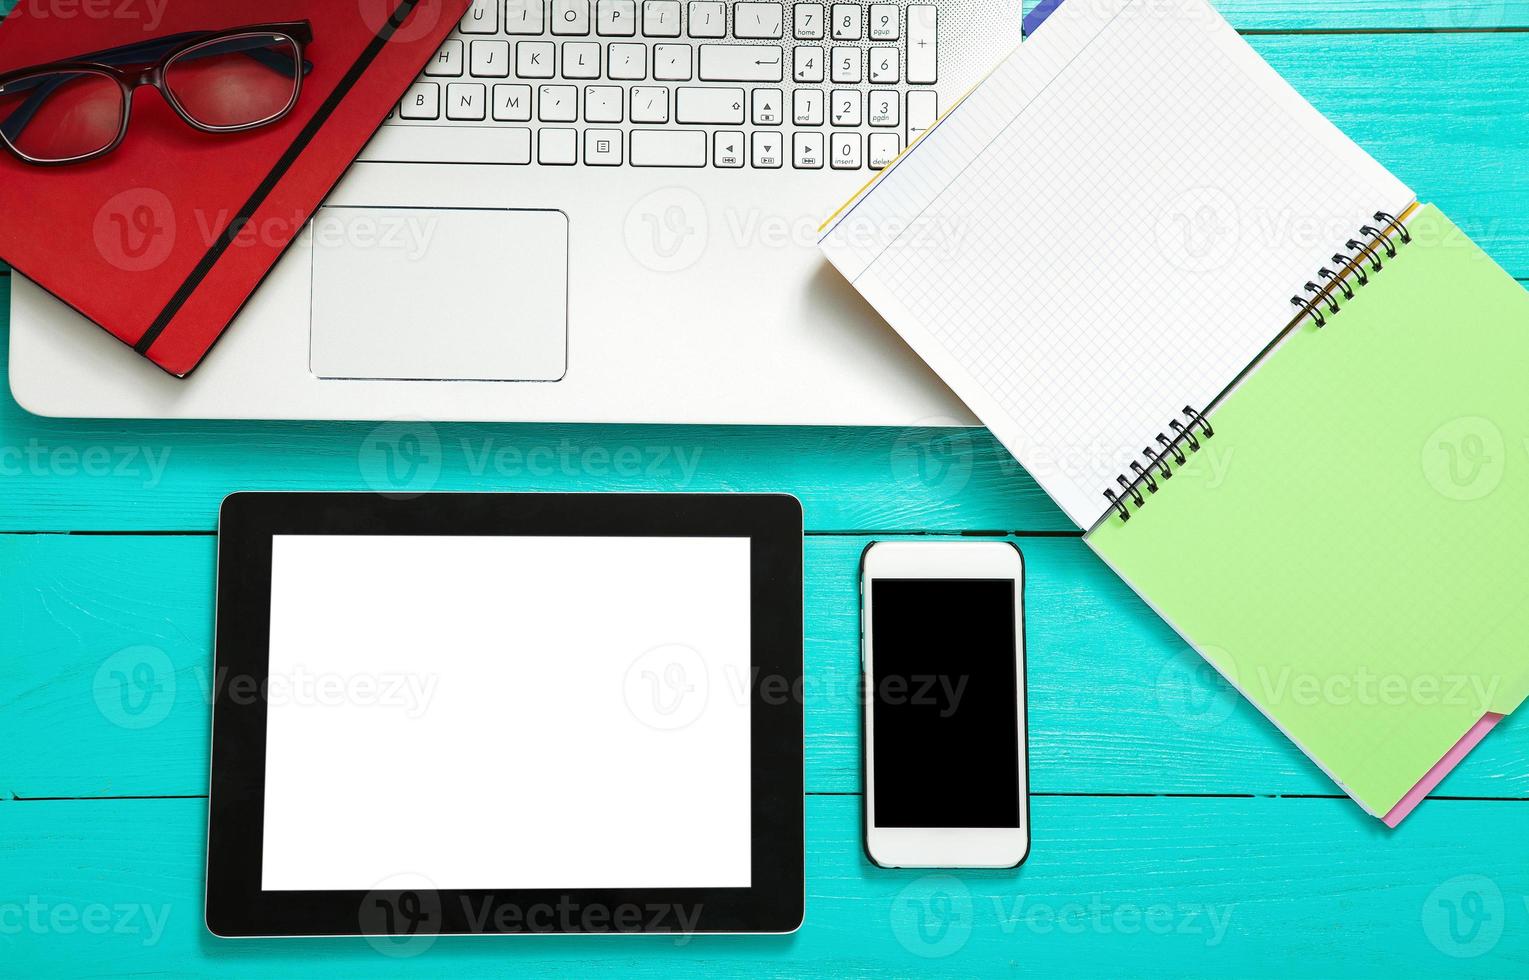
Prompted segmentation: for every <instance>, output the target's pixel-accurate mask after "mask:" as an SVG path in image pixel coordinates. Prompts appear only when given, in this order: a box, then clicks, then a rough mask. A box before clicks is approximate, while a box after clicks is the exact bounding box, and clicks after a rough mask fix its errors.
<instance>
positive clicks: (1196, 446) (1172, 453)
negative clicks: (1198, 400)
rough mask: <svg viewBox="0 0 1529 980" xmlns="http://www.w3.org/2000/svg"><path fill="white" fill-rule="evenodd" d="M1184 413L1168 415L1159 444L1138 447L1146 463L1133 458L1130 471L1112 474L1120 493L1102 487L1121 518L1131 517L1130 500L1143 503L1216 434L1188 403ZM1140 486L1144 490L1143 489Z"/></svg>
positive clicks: (1159, 437)
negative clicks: (1117, 474) (1180, 415)
mask: <svg viewBox="0 0 1529 980" xmlns="http://www.w3.org/2000/svg"><path fill="white" fill-rule="evenodd" d="M1184 417H1185V418H1186V419H1188V422H1187V423H1186V422H1181V421H1179V420H1178V419H1171V420H1170V421H1169V422H1168V432H1159V433H1158V434H1157V443H1158V446H1159V447H1160V448H1158V449H1153V448H1152V447H1151V446H1148V447H1147V448H1146V449H1143V450H1142V451H1141V454H1142V456H1143V457H1145V458H1146V463H1145V464H1144V463H1142V462H1140V461H1133V462H1132V463H1131V472H1130V473H1129V474H1126V473H1122V474H1120V475H1119V476H1117V477H1115V482H1116V483H1118V484H1120V492H1119V493H1116V492H1115V491H1114V490H1105V491H1104V496H1105V497H1106V498H1107V499H1108V500H1109V502H1110V506H1111V507H1113V508H1115V510H1116V512H1118V513H1119V514H1120V519H1121V520H1122V521H1129V520H1130V519H1131V508H1130V506H1129V505H1130V504H1135V505H1136V506H1137V507H1140V506H1141V505H1142V504H1144V503H1146V502H1147V496H1148V495H1149V494H1154V493H1157V489H1158V485H1159V482H1160V481H1167V480H1169V479H1171V478H1172V477H1173V467H1175V466H1183V465H1184V463H1185V461H1186V460H1188V459H1189V454H1190V453H1197V452H1199V451H1200V440H1202V439H1209V438H1210V437H1211V436H1213V435H1215V434H1216V430H1215V429H1212V428H1211V427H1210V423H1209V422H1207V421H1206V420H1205V417H1204V416H1203V415H1201V414H1200V413H1199V412H1197V411H1195V410H1194V409H1193V408H1190V407H1189V406H1188V405H1185V406H1184ZM1196 430H1198V431H1196ZM1169 433H1172V434H1171V435H1170V434H1169ZM1170 461H1171V462H1170ZM1154 471H1155V472H1154ZM1143 490H1145V491H1146V493H1143V492H1142V491H1143Z"/></svg>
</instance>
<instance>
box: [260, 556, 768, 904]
mask: <svg viewBox="0 0 1529 980" xmlns="http://www.w3.org/2000/svg"><path fill="white" fill-rule="evenodd" d="M749 598H750V588H749V540H748V539H747V538H673V537H654V538H639V537H615V538H592V537H459V536H417V535H277V536H275V537H274V538H273V539H272V549H271V643H270V650H271V655H270V679H269V690H268V693H267V695H266V696H267V699H268V707H267V713H266V781H265V828H264V851H263V859H264V860H263V865H262V873H261V881H262V888H263V889H265V890H268V891H287V890H313V891H333V890H369V889H372V888H375V887H387V882H388V881H389V880H390V879H395V880H396V879H399V878H404V877H406V878H407V879H408V880H410V881H411V882H413V884H412V885H411V887H421V886H422V883H423V886H424V887H434V888H439V889H470V888H484V889H511V888H556V889H574V888H628V887H630V888H655V887H748V885H749V884H750V840H751V834H750V799H749V797H750V793H749V772H750V765H749V690H750V683H749V680H750V673H749V661H750V657H749Z"/></svg>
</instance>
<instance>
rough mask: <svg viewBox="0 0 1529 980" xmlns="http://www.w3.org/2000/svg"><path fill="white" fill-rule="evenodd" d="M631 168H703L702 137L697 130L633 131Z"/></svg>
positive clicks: (703, 134) (704, 161)
mask: <svg viewBox="0 0 1529 980" xmlns="http://www.w3.org/2000/svg"><path fill="white" fill-rule="evenodd" d="M630 156H631V160H632V166H634V167H704V166H706V134H705V133H704V132H701V131H700V130H685V129H634V130H632V152H631V154H630Z"/></svg>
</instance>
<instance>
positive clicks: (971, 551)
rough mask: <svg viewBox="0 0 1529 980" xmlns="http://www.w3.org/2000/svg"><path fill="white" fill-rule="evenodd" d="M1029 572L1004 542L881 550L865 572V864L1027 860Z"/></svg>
mask: <svg viewBox="0 0 1529 980" xmlns="http://www.w3.org/2000/svg"><path fill="white" fill-rule="evenodd" d="M1024 600H1025V565H1024V557H1023V556H1022V555H1021V554H1020V551H1019V549H1018V548H1016V547H1015V546H1014V545H1012V544H1009V543H1008V542H1002V541H983V542H976V541H952V542H877V543H875V544H872V545H871V546H870V547H868V548H867V549H866V550H865V553H864V555H863V556H862V558H861V576H860V613H861V622H860V632H861V641H860V658H861V670H862V673H863V675H864V690H865V697H864V718H865V739H864V743H863V744H864V752H865V758H864V770H865V850H866V854H867V856H869V857H870V859H871V861H873V862H874V863H876V864H878V865H880V866H882V867H884V868H1012V867H1018V866H1019V865H1020V864H1021V863H1023V862H1024V860H1025V857H1026V856H1027V855H1028V854H1029V853H1030V782H1029V763H1028V758H1027V755H1028V753H1027V747H1026V737H1025V601H1024Z"/></svg>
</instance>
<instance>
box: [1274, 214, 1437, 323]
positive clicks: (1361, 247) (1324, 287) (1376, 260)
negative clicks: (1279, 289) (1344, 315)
mask: <svg viewBox="0 0 1529 980" xmlns="http://www.w3.org/2000/svg"><path fill="white" fill-rule="evenodd" d="M1375 220H1376V221H1377V222H1380V226H1379V227H1376V226H1375V225H1363V226H1362V227H1360V229H1359V234H1360V235H1362V236H1365V237H1364V238H1363V239H1362V240H1361V239H1358V238H1350V239H1349V240H1348V241H1347V242H1345V243H1344V246H1343V247H1344V248H1347V249H1348V250H1349V254H1344V253H1343V252H1334V253H1333V265H1334V266H1335V267H1336V269H1334V268H1330V267H1328V266H1325V265H1324V266H1323V267H1322V268H1320V269H1318V270H1317V276H1316V279H1313V280H1311V281H1309V282H1307V283H1306V285H1305V287H1303V288H1304V290H1305V292H1307V293H1309V294H1310V295H1309V296H1302V295H1299V294H1297V295H1295V296H1292V297H1290V302H1291V303H1292V304H1293V305H1294V306H1295V308H1296V309H1298V310H1300V311H1301V312H1300V313H1299V314H1297V319H1299V318H1300V316H1303V315H1304V316H1309V317H1311V321H1312V322H1313V323H1315V324H1316V325H1317V326H1318V327H1319V328H1320V327H1325V326H1327V318H1328V317H1329V316H1332V315H1333V314H1335V313H1337V312H1338V311H1339V310H1341V309H1342V308H1343V307H1342V303H1340V302H1339V299H1338V297H1339V294H1341V295H1342V297H1343V302H1344V303H1346V302H1348V301H1349V300H1351V299H1353V298H1354V294H1355V289H1354V286H1355V285H1358V286H1359V287H1361V288H1363V287H1365V286H1368V285H1369V284H1370V274H1371V273H1374V272H1379V271H1381V269H1382V268H1384V266H1385V263H1383V262H1382V261H1381V258H1380V255H1381V253H1382V252H1384V253H1385V255H1386V258H1387V259H1394V258H1396V254H1397V251H1398V246H1397V241H1400V242H1401V244H1402V245H1407V244H1410V243H1411V242H1412V235H1411V233H1410V232H1408V231H1407V226H1406V225H1404V224H1402V222H1401V219H1399V218H1396V217H1394V216H1392V215H1389V214H1387V213H1386V212H1384V211H1376V212H1375ZM1393 236H1394V240H1393ZM1366 266H1368V267H1369V268H1368V270H1366V268H1365V267H1366ZM1350 277H1352V279H1353V282H1352V283H1350V281H1349V279H1350ZM1323 307H1326V308H1327V312H1326V313H1325V314H1324V313H1323V312H1322V309H1323Z"/></svg>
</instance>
